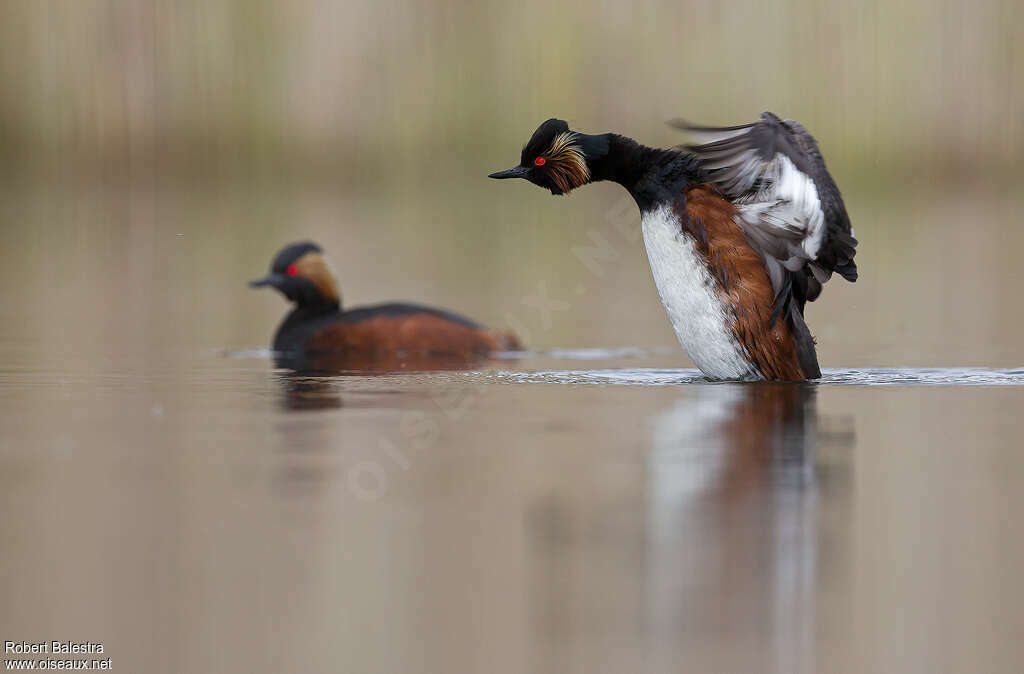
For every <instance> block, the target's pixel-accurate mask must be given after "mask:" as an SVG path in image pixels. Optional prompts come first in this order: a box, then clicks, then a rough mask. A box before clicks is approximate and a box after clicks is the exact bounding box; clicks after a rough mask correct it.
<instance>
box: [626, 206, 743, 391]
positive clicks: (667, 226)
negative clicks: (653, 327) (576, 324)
mask: <svg viewBox="0 0 1024 674" xmlns="http://www.w3.org/2000/svg"><path fill="white" fill-rule="evenodd" d="M643 231H644V244H645V245H646V246H647V259H648V260H649V261H650V263H651V272H652V273H653V274H654V284H655V285H656V286H657V287H658V294H659V295H660V296H661V302H662V304H664V305H665V311H667V312H668V318H669V320H670V321H671V322H672V327H673V328H674V329H675V331H676V337H678V338H679V343H680V344H682V345H683V349H684V350H685V351H686V354H687V355H688V356H689V357H690V360H692V361H693V363H694V365H696V366H697V367H699V368H700V370H701V372H703V373H704V375H705V376H707V377H708V378H710V379H760V376H759V375H758V374H757V370H756V368H754V367H753V366H752V365H751V363H750V362H749V361H748V360H747V358H746V356H745V355H744V352H743V348H742V347H741V346H740V344H739V342H737V341H736V337H735V336H734V335H733V332H732V329H731V328H732V325H733V320H734V319H733V318H732V314H731V312H729V311H727V309H726V307H725V306H724V305H723V304H722V301H721V300H720V299H719V298H718V295H717V294H716V293H715V285H714V284H715V281H714V279H713V278H712V277H711V272H710V271H709V270H708V268H707V266H706V265H705V263H704V260H703V258H702V257H701V256H700V254H699V253H698V252H697V249H696V246H695V244H694V241H693V239H692V238H691V237H690V235H688V234H686V233H684V232H683V228H682V225H681V223H680V222H679V218H678V217H677V216H676V214H675V213H674V212H673V211H672V209H670V208H669V207H668V206H662V207H660V208H658V209H656V210H654V211H650V212H648V213H644V215H643Z"/></svg>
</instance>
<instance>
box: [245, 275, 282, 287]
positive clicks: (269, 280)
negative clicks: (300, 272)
mask: <svg viewBox="0 0 1024 674" xmlns="http://www.w3.org/2000/svg"><path fill="white" fill-rule="evenodd" d="M283 280H284V278H283V277H282V276H281V275H280V274H267V275H266V276H264V277H263V278H258V279H256V280H255V281H249V287H250V288H262V287H264V286H273V287H274V288H278V287H280V286H281V281H283Z"/></svg>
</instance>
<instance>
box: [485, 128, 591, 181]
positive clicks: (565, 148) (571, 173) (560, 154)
mask: <svg viewBox="0 0 1024 674" xmlns="http://www.w3.org/2000/svg"><path fill="white" fill-rule="evenodd" d="M606 154H608V138H607V136H588V135H586V134H582V133H577V132H576V131H573V130H571V129H570V128H569V125H568V124H567V123H566V122H564V121H562V120H560V119H549V120H548V121H546V122H544V123H543V124H541V125H540V126H539V127H537V130H536V131H534V132H533V136H531V137H530V140H529V141H528V142H527V143H526V146H525V147H524V148H523V154H522V157H520V160H519V165H518V166H514V167H512V168H510V169H508V170H506V171H498V172H497V173H492V174H491V175H490V176H488V177H489V178H497V179H499V180H502V179H505V178H524V179H526V180H529V181H530V182H531V183H533V184H534V185H538V186H540V187H544V188H546V189H549V190H551V193H552V194H568V193H569V192H571V191H572V190H574V189H576V188H577V187H580V186H581V185H586V184H587V183H589V182H590V181H591V180H593V171H592V170H591V162H593V161H595V160H598V159H601V158H602V157H604V156H605V155H606Z"/></svg>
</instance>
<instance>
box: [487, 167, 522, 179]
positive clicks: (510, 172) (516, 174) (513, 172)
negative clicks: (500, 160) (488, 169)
mask: <svg viewBox="0 0 1024 674" xmlns="http://www.w3.org/2000/svg"><path fill="white" fill-rule="evenodd" d="M528 175H530V169H528V168H526V167H525V166H514V167H512V168H510V169H507V170H505V171H498V172H497V173H492V174H490V175H489V176H487V177H488V178H495V179H497V180H505V179H506V178H525V177H526V176H528Z"/></svg>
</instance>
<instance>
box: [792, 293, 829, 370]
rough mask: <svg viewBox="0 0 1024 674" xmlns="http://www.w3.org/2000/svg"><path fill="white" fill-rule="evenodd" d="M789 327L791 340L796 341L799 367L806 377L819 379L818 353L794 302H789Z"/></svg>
mask: <svg viewBox="0 0 1024 674" xmlns="http://www.w3.org/2000/svg"><path fill="white" fill-rule="evenodd" d="M789 327H790V329H791V330H792V331H793V341H794V342H796V357H797V360H799V361H800V369H801V370H803V371H804V376H805V377H807V378H808V379H820V378H821V368H820V367H818V354H817V352H816V351H815V349H814V337H813V336H812V335H811V331H810V329H808V327H807V323H805V322H804V317H803V314H802V313H801V312H800V311H799V310H798V309H797V308H796V303H790V307H789Z"/></svg>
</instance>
